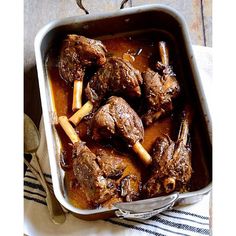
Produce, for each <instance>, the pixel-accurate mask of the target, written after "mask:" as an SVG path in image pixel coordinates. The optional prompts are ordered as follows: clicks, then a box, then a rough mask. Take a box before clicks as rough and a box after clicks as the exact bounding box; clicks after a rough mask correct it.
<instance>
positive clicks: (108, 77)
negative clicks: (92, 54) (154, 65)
mask: <svg viewBox="0 0 236 236" xmlns="http://www.w3.org/2000/svg"><path fill="white" fill-rule="evenodd" d="M142 82H143V79H142V76H141V74H140V72H139V71H138V70H136V69H135V68H134V67H133V66H132V65H131V64H130V63H129V62H128V61H125V60H123V59H121V58H118V57H110V58H108V59H107V63H106V64H105V65H104V66H103V67H101V68H100V69H99V70H98V71H97V72H96V73H95V75H94V76H93V77H92V78H91V80H90V81H89V83H88V85H87V87H86V89H85V92H86V95H87V98H88V100H89V101H91V102H92V104H93V105H94V106H97V105H100V103H101V101H102V99H103V98H104V97H106V96H109V95H123V96H125V97H140V96H141V88H140V85H141V84H142Z"/></svg>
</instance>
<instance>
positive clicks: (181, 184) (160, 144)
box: [143, 119, 192, 197]
mask: <svg viewBox="0 0 236 236" xmlns="http://www.w3.org/2000/svg"><path fill="white" fill-rule="evenodd" d="M188 129H189V128H188V121H187V119H184V120H183V122H182V124H181V127H180V131H179V136H178V140H177V142H176V143H175V142H174V141H172V140H171V139H170V138H169V137H168V136H163V137H160V138H157V140H156V141H155V143H154V146H153V152H152V157H153V162H152V174H151V176H150V178H149V179H148V181H147V182H146V183H145V184H144V186H143V192H144V194H145V196H147V197H156V196H159V195H163V194H167V193H170V192H173V191H174V190H176V191H185V190H186V188H187V184H188V182H189V180H190V178H191V175H192V167H191V149H190V147H189V145H188V144H187V142H188Z"/></svg>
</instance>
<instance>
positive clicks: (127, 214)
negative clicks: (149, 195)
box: [115, 193, 179, 220]
mask: <svg viewBox="0 0 236 236" xmlns="http://www.w3.org/2000/svg"><path fill="white" fill-rule="evenodd" d="M172 196H173V198H171V199H170V201H169V202H168V203H166V204H165V205H163V206H161V207H159V208H157V209H153V210H151V211H145V212H131V211H129V210H125V209H119V208H118V210H117V211H115V214H116V216H117V217H119V218H133V219H144V220H146V219H149V218H151V217H152V216H154V215H157V214H159V213H161V212H163V211H166V210H169V209H171V208H172V207H173V206H174V204H175V203H176V201H177V200H178V198H179V194H178V193H174V194H172Z"/></svg>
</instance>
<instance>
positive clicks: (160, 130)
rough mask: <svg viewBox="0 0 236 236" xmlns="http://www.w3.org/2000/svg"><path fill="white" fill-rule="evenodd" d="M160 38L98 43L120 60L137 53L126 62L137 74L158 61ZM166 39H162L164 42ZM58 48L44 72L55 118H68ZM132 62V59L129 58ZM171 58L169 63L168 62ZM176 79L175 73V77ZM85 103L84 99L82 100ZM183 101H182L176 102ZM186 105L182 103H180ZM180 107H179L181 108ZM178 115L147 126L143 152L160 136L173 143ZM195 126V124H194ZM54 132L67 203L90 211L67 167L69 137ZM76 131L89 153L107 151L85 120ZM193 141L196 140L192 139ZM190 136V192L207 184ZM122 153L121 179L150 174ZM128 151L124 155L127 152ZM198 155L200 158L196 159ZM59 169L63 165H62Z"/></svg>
mask: <svg viewBox="0 0 236 236" xmlns="http://www.w3.org/2000/svg"><path fill="white" fill-rule="evenodd" d="M160 39H162V38H161V36H160V35H159V34H158V33H157V32H149V33H145V34H142V33H140V34H135V35H131V36H122V37H117V38H114V37H113V38H110V39H109V38H107V39H103V40H102V42H103V43H104V44H105V46H106V48H107V50H108V52H109V53H110V54H112V55H114V56H119V57H122V56H123V54H124V53H129V54H131V55H135V53H136V54H139V55H137V56H135V57H134V58H135V60H134V61H132V60H131V61H130V62H131V63H132V64H133V66H134V67H135V68H136V69H139V70H140V72H143V71H144V70H146V69H147V68H148V67H151V66H152V64H153V63H154V62H155V61H156V60H157V59H158V53H157V52H158V50H157V42H158V41H159V40H160ZM165 40H166V39H165ZM169 45H170V57H171V58H174V57H175V56H176V55H175V53H176V52H175V51H174V47H173V42H171V41H170V42H169ZM58 48H59V47H58V46H57V47H56V46H55V48H52V50H51V51H50V52H49V55H48V58H47V61H46V68H47V72H48V77H49V80H50V83H51V89H52V94H53V97H54V102H55V108H56V112H57V115H58V116H61V115H66V116H67V117H70V116H71V115H72V114H73V113H72V111H71V104H72V94H73V90H72V87H70V86H69V85H68V84H66V82H64V81H63V80H62V79H61V78H60V76H59V74H58V67H57V55H58ZM131 59H132V58H131ZM172 61H173V59H171V60H170V62H172ZM177 78H178V74H177ZM84 102H86V99H84ZM140 102H142V101H141V100H139V101H137V104H136V105H139V103H140ZM180 102H183V101H180ZM184 103H186V101H185V102H184ZM182 107H183V106H182ZM180 113H181V110H180V109H178V108H176V109H175V111H174V112H173V114H171V115H170V116H168V117H165V118H163V119H161V120H159V121H158V122H156V123H154V124H153V125H151V126H150V127H148V128H146V129H145V136H144V141H143V146H144V147H145V148H146V149H147V151H150V150H151V147H152V144H153V142H154V141H155V139H156V138H157V137H159V136H162V134H167V135H169V136H170V137H171V138H172V139H173V140H176V134H177V132H178V130H179V125H180V120H179V117H180ZM194 122H195V123H196V122H198V121H194ZM56 128H57V131H58V134H59V137H60V138H61V141H62V146H63V150H64V152H65V162H66V165H67V166H69V168H67V169H65V171H66V174H65V186H66V189H67V195H68V198H69V200H70V202H71V203H72V204H73V205H74V206H75V207H78V208H81V209H88V208H91V206H89V204H88V202H86V198H85V195H84V193H83V192H82V191H81V189H80V188H79V187H78V186H76V178H75V176H74V174H73V170H72V168H71V165H72V158H71V151H72V147H71V144H70V140H69V138H68V137H67V136H66V135H65V133H64V131H63V130H62V128H61V127H60V126H57V127H56ZM76 130H77V131H78V132H79V135H80V138H81V139H82V140H83V141H86V143H87V146H88V147H89V148H90V149H91V150H92V151H93V150H95V149H96V148H107V149H109V148H111V147H107V146H106V147H104V146H101V144H97V143H95V142H94V141H92V140H90V138H89V136H88V135H87V134H88V132H89V130H88V126H87V125H86V121H82V122H81V123H80V124H79V126H78V127H76ZM191 136H194V133H191ZM196 139H197V138H196ZM194 140H195V139H194V137H193V147H192V150H193V155H192V165H193V170H194V172H193V175H192V180H191V183H190V191H194V190H198V189H201V188H203V187H204V186H206V185H207V184H208V183H209V181H210V180H209V173H208V170H207V167H206V164H205V162H204V157H202V153H201V152H200V150H198V147H194V144H195V141H194ZM125 151H126V153H124V154H122V155H123V158H124V162H126V164H127V168H126V169H125V172H124V174H123V176H125V175H127V174H132V173H133V174H135V175H136V176H137V177H138V178H139V179H140V180H144V179H145V178H146V177H147V174H148V173H149V172H150V171H149V170H148V169H145V168H144V167H143V165H142V163H140V162H139V160H138V158H137V157H136V156H135V154H134V153H133V152H132V151H131V150H128V149H126V150H125ZM127 152H128V153H127ZM199 154H201V155H199ZM200 156H201V157H200ZM62 167H63V166H62ZM117 201H121V199H120V198H119V197H118V196H115V197H113V198H112V199H111V200H110V201H109V202H107V203H105V204H103V205H104V206H106V205H110V204H111V203H114V202H117Z"/></svg>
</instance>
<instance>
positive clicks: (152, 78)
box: [142, 42, 180, 126]
mask: <svg viewBox="0 0 236 236" xmlns="http://www.w3.org/2000/svg"><path fill="white" fill-rule="evenodd" d="M160 43H163V42H160ZM164 46H165V47H166V45H165V44H164ZM166 50H167V48H166ZM160 51H161V49H160ZM161 52H162V51H161ZM162 53H163V52H162ZM163 57H164V58H163ZM162 58H163V59H162V60H164V61H165V62H168V54H167V55H166V54H164V55H162ZM157 69H158V71H159V73H158V72H155V71H153V70H151V69H148V70H147V71H146V72H144V73H143V80H144V81H143V84H144V95H145V98H146V102H147V106H148V111H147V113H146V114H145V115H144V116H143V117H142V120H143V122H144V124H145V125H146V126H148V125H150V124H151V123H153V122H154V121H155V120H157V119H158V118H159V117H160V116H162V115H163V114H165V113H167V112H169V111H171V110H172V109H173V100H174V99H175V98H176V97H177V96H178V95H179V93H180V86H179V83H178V81H177V80H176V75H175V73H174V72H173V70H172V67H171V66H170V65H168V64H163V63H161V62H158V63H157Z"/></svg>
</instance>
